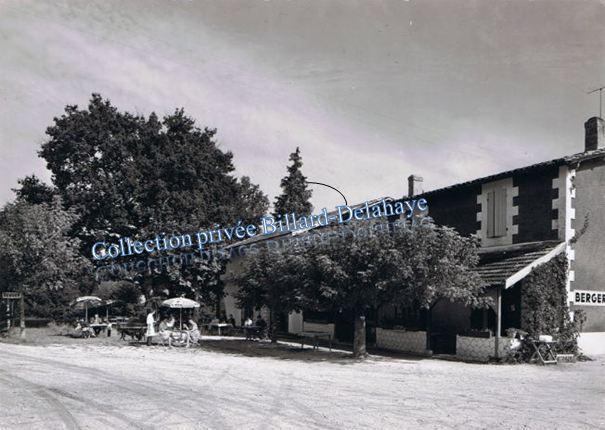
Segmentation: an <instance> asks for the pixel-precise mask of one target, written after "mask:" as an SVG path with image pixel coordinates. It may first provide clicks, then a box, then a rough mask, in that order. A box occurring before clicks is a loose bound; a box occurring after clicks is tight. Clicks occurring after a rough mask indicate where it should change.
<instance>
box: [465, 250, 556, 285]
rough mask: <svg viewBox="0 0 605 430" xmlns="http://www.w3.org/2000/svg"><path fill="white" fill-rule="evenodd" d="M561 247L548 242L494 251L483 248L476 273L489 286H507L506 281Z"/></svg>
mask: <svg viewBox="0 0 605 430" xmlns="http://www.w3.org/2000/svg"><path fill="white" fill-rule="evenodd" d="M560 245H561V243H560V242H553V241H547V242H532V243H527V244H523V245H511V246H507V247H497V248H494V249H493V250H490V249H489V248H483V249H482V250H481V251H480V253H479V259H480V262H479V265H478V266H477V268H476V269H475V271H476V272H477V273H479V275H480V276H481V278H482V279H483V281H484V282H485V284H487V285H506V281H507V280H508V279H510V278H511V277H512V276H513V275H515V274H518V273H519V272H520V271H522V270H523V269H526V268H527V267H528V266H530V265H532V263H534V262H536V260H540V259H541V258H544V257H546V256H547V255H548V254H549V253H551V252H553V251H554V250H555V249H556V248H557V247H558V246H560Z"/></svg>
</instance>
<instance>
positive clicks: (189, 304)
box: [162, 297, 200, 330]
mask: <svg viewBox="0 0 605 430" xmlns="http://www.w3.org/2000/svg"><path fill="white" fill-rule="evenodd" d="M162 306H164V307H167V308H172V309H178V310H179V327H180V329H181V330H182V329H183V309H194V308H199V307H200V304H199V303H198V302H196V301H195V300H191V299H186V298H185V297H175V298H172V299H168V300H164V301H163V302H162Z"/></svg>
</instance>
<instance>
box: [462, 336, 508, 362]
mask: <svg viewBox="0 0 605 430" xmlns="http://www.w3.org/2000/svg"><path fill="white" fill-rule="evenodd" d="M515 342H518V341H517V340H515V339H513V338H510V337H501V338H500V344H499V347H498V349H499V351H500V358H504V357H506V356H507V355H508V353H509V351H510V348H511V346H512V345H513V344H514V343H515ZM495 346H496V338H495V337H493V336H492V337H489V338H484V337H467V336H459V335H458V336H456V357H458V358H460V359H462V360H470V361H483V362H487V361H488V360H489V359H490V357H494V352H495Z"/></svg>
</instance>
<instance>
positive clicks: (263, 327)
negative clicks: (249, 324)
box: [256, 314, 267, 338]
mask: <svg viewBox="0 0 605 430" xmlns="http://www.w3.org/2000/svg"><path fill="white" fill-rule="evenodd" d="M256 327H258V329H257V330H256V334H257V336H258V337H259V338H264V337H265V335H266V331H267V322H266V321H265V320H264V319H263V317H262V316H261V314H258V316H257V317H256Z"/></svg>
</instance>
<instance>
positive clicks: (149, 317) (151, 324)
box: [147, 309, 156, 345]
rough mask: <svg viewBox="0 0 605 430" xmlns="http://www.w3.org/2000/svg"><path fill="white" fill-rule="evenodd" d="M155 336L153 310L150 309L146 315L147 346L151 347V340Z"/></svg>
mask: <svg viewBox="0 0 605 430" xmlns="http://www.w3.org/2000/svg"><path fill="white" fill-rule="evenodd" d="M155 335H156V332H155V310H154V309H152V310H151V312H149V313H148V314H147V345H151V338H152V337H153V336H155Z"/></svg>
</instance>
